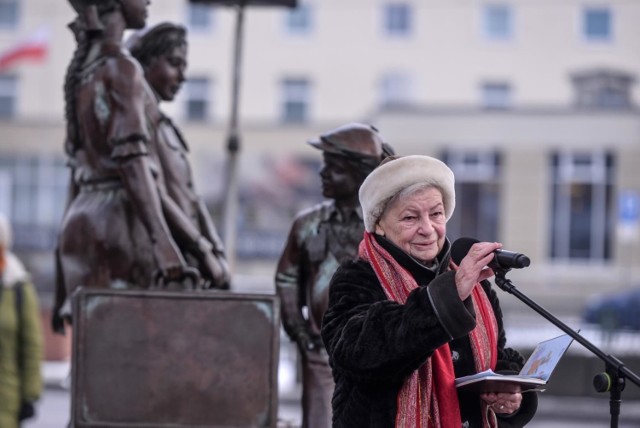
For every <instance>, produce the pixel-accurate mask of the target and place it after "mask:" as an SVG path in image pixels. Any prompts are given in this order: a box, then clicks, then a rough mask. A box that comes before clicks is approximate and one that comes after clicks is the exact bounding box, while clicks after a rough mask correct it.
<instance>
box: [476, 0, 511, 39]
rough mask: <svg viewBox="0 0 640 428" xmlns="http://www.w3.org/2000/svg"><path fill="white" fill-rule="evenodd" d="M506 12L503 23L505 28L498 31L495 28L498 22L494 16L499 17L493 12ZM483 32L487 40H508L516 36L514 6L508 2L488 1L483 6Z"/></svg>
mask: <svg viewBox="0 0 640 428" xmlns="http://www.w3.org/2000/svg"><path fill="white" fill-rule="evenodd" d="M496 12H505V15H504V18H505V21H504V22H503V23H501V24H504V25H505V28H504V29H503V30H500V31H498V32H496V31H494V30H495V28H494V27H495V24H496V22H495V21H493V19H492V18H494V19H495V18H498V16H497V15H494V14H493V13H496ZM482 33H483V36H484V38H485V39H486V40H488V41H491V42H508V41H511V40H513V38H514V37H515V13H514V11H513V6H512V5H510V4H507V3H498V2H495V3H486V4H484V5H483V8H482Z"/></svg>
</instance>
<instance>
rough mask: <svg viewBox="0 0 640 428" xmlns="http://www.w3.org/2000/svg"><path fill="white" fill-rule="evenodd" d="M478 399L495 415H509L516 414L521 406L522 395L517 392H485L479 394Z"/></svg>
mask: <svg viewBox="0 0 640 428" xmlns="http://www.w3.org/2000/svg"><path fill="white" fill-rule="evenodd" d="M480 398H482V399H483V400H484V401H485V403H487V404H488V405H489V407H491V409H492V410H493V411H494V412H495V413H496V414H506V415H510V414H512V413H515V412H517V411H518V409H519V408H520V405H521V404H522V394H521V393H519V392H514V393H511V392H487V393H484V394H480Z"/></svg>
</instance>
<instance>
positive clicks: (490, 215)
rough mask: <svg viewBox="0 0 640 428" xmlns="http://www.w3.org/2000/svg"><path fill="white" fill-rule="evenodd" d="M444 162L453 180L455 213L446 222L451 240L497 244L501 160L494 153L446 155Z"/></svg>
mask: <svg viewBox="0 0 640 428" xmlns="http://www.w3.org/2000/svg"><path fill="white" fill-rule="evenodd" d="M443 161H444V162H445V163H446V164H447V165H449V167H450V168H451V170H452V171H453V173H454V174H455V176H456V204H457V205H456V209H455V210H454V212H453V216H452V217H451V219H450V220H449V221H448V222H447V236H449V237H450V238H451V239H452V240H455V239H457V238H460V237H462V236H468V237H472V238H476V239H479V240H481V241H498V240H499V237H498V214H499V208H500V206H499V205H500V192H499V190H500V189H499V186H498V182H499V180H500V157H499V155H498V153H495V152H477V151H468V152H463V151H455V152H454V151H448V152H446V153H445V154H444V156H443Z"/></svg>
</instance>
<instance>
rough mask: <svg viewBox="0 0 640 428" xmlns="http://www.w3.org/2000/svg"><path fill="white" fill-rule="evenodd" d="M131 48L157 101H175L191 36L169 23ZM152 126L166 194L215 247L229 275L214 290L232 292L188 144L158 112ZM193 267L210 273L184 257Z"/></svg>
mask: <svg viewBox="0 0 640 428" xmlns="http://www.w3.org/2000/svg"><path fill="white" fill-rule="evenodd" d="M127 47H128V48H129V50H130V51H131V55H133V57H134V58H136V59H137V60H138V62H139V63H140V65H142V68H143V69H144V76H145V78H146V79H147V83H149V85H150V86H151V89H152V90H153V100H154V101H155V102H156V104H158V103H159V102H160V101H172V100H173V99H174V98H175V96H176V94H177V92H178V91H179V90H180V87H181V85H182V83H184V81H185V71H186V68H187V31H186V29H185V28H184V27H183V26H181V25H176V24H172V23H169V22H164V23H160V24H157V25H154V26H152V27H150V28H147V29H145V30H142V31H139V32H138V33H136V34H134V35H133V36H131V37H130V38H129V40H128V41H127ZM152 112H153V113H154V115H153V116H152V117H150V120H151V126H152V127H153V128H154V129H156V132H157V142H158V145H157V150H158V158H159V160H160V164H161V167H162V171H163V172H164V181H165V186H166V189H167V192H168V194H169V196H170V197H171V199H172V200H174V201H175V202H176V203H177V204H178V206H179V207H180V209H181V210H182V211H183V212H184V213H185V214H186V215H187V217H189V218H190V219H191V220H192V222H193V224H194V225H195V226H196V227H197V228H198V230H199V231H200V233H202V235H203V236H204V237H205V238H206V239H207V240H208V242H209V243H211V251H210V253H211V256H212V258H213V260H212V263H218V264H219V265H220V270H221V271H222V272H223V273H224V276H223V277H222V278H221V279H218V280H217V281H218V282H216V278H212V277H205V278H206V279H207V280H208V281H209V282H210V284H211V285H210V286H211V287H213V288H229V269H228V266H227V262H226V257H225V254H224V249H223V245H222V241H221V240H220V237H219V235H218V232H217V230H216V228H215V226H214V223H213V220H212V219H211V216H210V215H209V212H208V211H207V209H206V207H205V205H204V202H203V201H202V199H201V198H200V197H199V195H198V194H197V193H196V191H195V188H194V185H193V181H194V180H193V176H192V173H191V166H190V164H189V160H188V159H187V154H188V152H189V149H188V146H187V143H186V141H185V139H184V138H183V136H182V133H181V132H180V130H179V129H178V128H177V127H176V126H175V124H174V123H173V121H172V120H171V119H170V118H169V117H168V116H166V115H165V114H164V113H163V112H162V111H161V110H160V109H159V108H155V109H152ZM185 257H186V259H187V262H188V263H189V264H190V265H193V266H196V267H198V268H199V269H200V270H201V271H204V272H206V269H205V267H204V266H202V265H201V263H199V261H198V258H197V257H195V256H193V255H191V254H190V253H189V252H187V253H186V254H185Z"/></svg>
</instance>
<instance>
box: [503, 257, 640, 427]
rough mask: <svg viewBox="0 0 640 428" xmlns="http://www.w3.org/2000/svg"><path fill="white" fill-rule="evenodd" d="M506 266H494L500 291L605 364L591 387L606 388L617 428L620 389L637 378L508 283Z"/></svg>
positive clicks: (639, 378)
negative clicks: (513, 298)
mask: <svg viewBox="0 0 640 428" xmlns="http://www.w3.org/2000/svg"><path fill="white" fill-rule="evenodd" d="M510 270H511V269H510V268H503V267H499V268H494V269H493V271H494V272H495V274H496V276H495V283H496V285H497V286H498V287H500V288H501V289H502V290H503V291H506V292H507V293H509V294H513V295H514V296H516V297H517V298H518V299H520V300H521V301H522V302H524V303H525V304H526V305H527V306H529V307H530V308H532V309H533V310H534V311H536V312H538V313H539V314H540V315H542V316H543V317H544V318H545V319H547V320H548V321H550V322H551V323H552V324H554V325H555V326H556V327H558V328H559V329H560V330H562V331H564V332H565V333H567V334H568V335H569V336H571V337H572V338H573V339H575V341H576V342H578V343H580V344H581V345H582V346H584V347H585V348H587V349H588V350H589V351H591V352H592V353H593V354H594V355H596V356H597V357H598V358H600V359H601V360H602V361H604V363H605V372H604V373H600V374H598V375H596V376H595V377H594V379H593V386H594V388H595V390H596V391H597V392H607V391H609V397H610V398H609V413H610V415H611V428H618V419H619V416H620V405H621V403H622V390H623V389H624V387H625V384H626V379H629V380H630V381H631V382H633V383H635V384H636V385H637V386H640V377H638V375H636V374H635V373H633V372H632V371H631V370H629V369H628V368H627V367H625V365H624V363H622V361H620V360H619V359H617V358H616V357H614V356H612V355H608V354H605V353H604V352H603V351H602V350H600V349H599V348H598V347H596V346H595V345H594V344H592V343H591V342H589V341H588V340H587V339H585V338H584V337H583V336H581V335H580V334H578V333H577V332H575V331H574V330H573V329H571V328H570V327H569V326H568V325H566V324H565V323H563V322H562V321H560V320H559V319H558V318H556V317H555V316H554V315H553V314H551V313H550V312H548V311H547V310H546V309H544V308H542V307H541V306H540V305H538V304H537V303H536V302H534V301H533V300H531V299H530V298H528V297H527V296H525V295H524V294H522V292H520V291H519V290H518V289H517V288H516V287H515V286H514V285H513V284H512V283H511V280H509V279H507V278H506V276H505V275H506V273H507V272H509V271H510Z"/></svg>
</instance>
